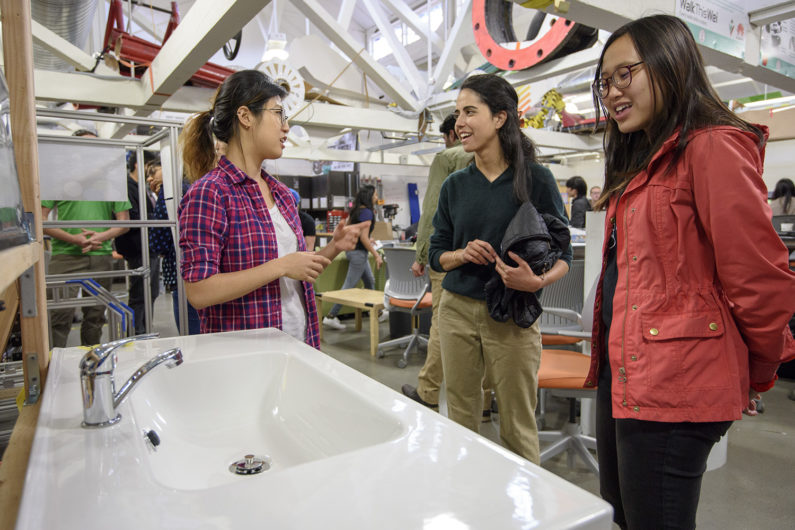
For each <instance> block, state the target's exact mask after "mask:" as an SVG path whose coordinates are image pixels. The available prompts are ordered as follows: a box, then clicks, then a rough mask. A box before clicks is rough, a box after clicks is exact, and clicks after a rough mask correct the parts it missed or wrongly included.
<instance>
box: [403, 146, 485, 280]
mask: <svg viewBox="0 0 795 530" xmlns="http://www.w3.org/2000/svg"><path fill="white" fill-rule="evenodd" d="M474 156H475V155H473V154H472V153H467V152H466V151H464V148H463V147H462V146H461V145H456V146H453V147H450V148H449V149H445V150H444V151H441V152H439V153H436V156H435V157H433V162H431V170H430V172H429V173H428V188H427V189H426V190H425V198H424V199H423V200H422V215H420V222H419V226H418V227H417V256H416V258H414V259H415V260H416V261H417V263H419V264H420V265H425V264H426V263H428V248H429V246H430V240H431V234H433V216H434V214H435V213H436V205H437V204H439V190H441V189H442V183H443V182H444V180H445V179H446V178H447V176H448V175H450V173H453V172H455V171H458V170H459V169H463V168H465V167H467V166H468V165H469V163H470V162H472V158H474Z"/></svg>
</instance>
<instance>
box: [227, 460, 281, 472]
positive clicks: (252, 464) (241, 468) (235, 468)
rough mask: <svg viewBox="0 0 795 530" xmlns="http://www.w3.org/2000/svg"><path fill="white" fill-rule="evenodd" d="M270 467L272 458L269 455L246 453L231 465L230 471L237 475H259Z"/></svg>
mask: <svg viewBox="0 0 795 530" xmlns="http://www.w3.org/2000/svg"><path fill="white" fill-rule="evenodd" d="M270 468H271V459H270V457H268V456H254V455H246V456H244V457H243V458H242V459H240V460H238V461H237V462H232V463H231V464H230V465H229V471H231V472H232V473H234V474H235V475H257V474H259V473H262V472H263V471H267V470H269V469H270Z"/></svg>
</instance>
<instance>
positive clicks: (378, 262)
mask: <svg viewBox="0 0 795 530" xmlns="http://www.w3.org/2000/svg"><path fill="white" fill-rule="evenodd" d="M383 264H384V258H383V257H381V254H379V253H378V252H376V253H375V270H380V269H381V265H383Z"/></svg>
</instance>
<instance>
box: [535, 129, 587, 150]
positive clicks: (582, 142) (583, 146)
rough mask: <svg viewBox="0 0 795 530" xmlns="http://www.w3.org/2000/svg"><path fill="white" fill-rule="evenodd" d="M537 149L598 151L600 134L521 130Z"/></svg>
mask: <svg viewBox="0 0 795 530" xmlns="http://www.w3.org/2000/svg"><path fill="white" fill-rule="evenodd" d="M523 132H524V133H525V134H526V135H527V137H528V138H530V139H531V140H533V143H534V144H536V146H537V147H554V148H557V149H571V150H572V151H599V150H601V149H602V134H601V133H599V134H594V135H585V134H571V133H564V132H556V131H546V130H543V129H533V128H530V127H528V128H527V129H523Z"/></svg>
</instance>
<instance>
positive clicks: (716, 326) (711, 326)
mask: <svg viewBox="0 0 795 530" xmlns="http://www.w3.org/2000/svg"><path fill="white" fill-rule="evenodd" d="M709 329H711V330H712V331H718V325H717V324H716V323H715V322H710V323H709Z"/></svg>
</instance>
